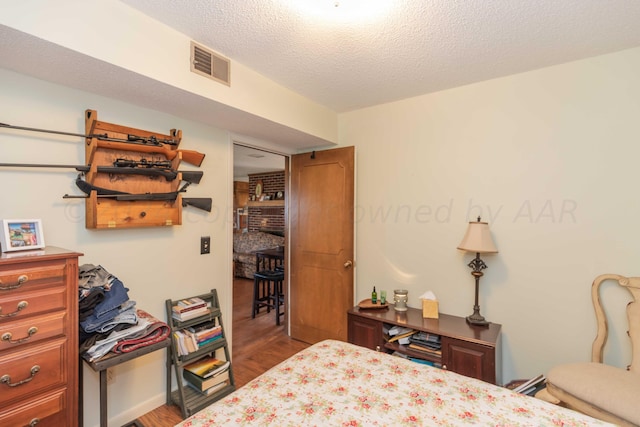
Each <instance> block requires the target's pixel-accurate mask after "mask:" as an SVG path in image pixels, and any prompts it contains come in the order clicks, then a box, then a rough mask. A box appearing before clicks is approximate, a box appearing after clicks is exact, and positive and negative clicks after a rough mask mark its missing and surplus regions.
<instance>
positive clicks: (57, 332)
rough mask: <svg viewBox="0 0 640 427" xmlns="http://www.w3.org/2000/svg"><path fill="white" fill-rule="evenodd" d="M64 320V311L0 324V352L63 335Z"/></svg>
mask: <svg viewBox="0 0 640 427" xmlns="http://www.w3.org/2000/svg"><path fill="white" fill-rule="evenodd" d="M65 318H66V313H65V312H64V311H57V312H54V313H49V314H44V315H42V316H35V317H28V318H24V319H16V320H15V321H13V322H5V323H0V351H3V350H8V349H12V348H18V347H20V346H21V345H24V344H30V343H36V342H39V341H42V340H45V339H47V338H53V337H56V336H62V335H64V332H65V327H64V324H65Z"/></svg>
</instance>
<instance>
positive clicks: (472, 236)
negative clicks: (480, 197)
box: [458, 217, 498, 326]
mask: <svg viewBox="0 0 640 427" xmlns="http://www.w3.org/2000/svg"><path fill="white" fill-rule="evenodd" d="M458 249H461V250H463V251H467V252H475V253H476V257H475V258H474V259H472V260H471V262H470V263H469V264H468V266H469V267H471V270H472V271H471V275H472V276H473V277H475V279H476V300H475V304H474V306H473V314H472V315H470V316H467V322H469V323H470V324H472V325H481V326H487V325H488V324H489V322H487V321H486V320H485V319H484V317H482V315H481V314H480V305H478V285H479V282H480V278H481V277H482V270H484V269H485V268H487V265H486V264H485V263H484V261H482V260H481V259H480V254H495V253H498V249H496V245H495V244H494V243H493V239H492V238H491V232H490V231H489V224H488V223H486V222H481V221H480V217H478V221H477V222H469V227H468V228H467V232H466V234H465V235H464V237H463V238H462V242H460V244H459V245H458Z"/></svg>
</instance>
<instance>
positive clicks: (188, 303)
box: [177, 297, 207, 307]
mask: <svg viewBox="0 0 640 427" xmlns="http://www.w3.org/2000/svg"><path fill="white" fill-rule="evenodd" d="M203 303H204V304H206V303H207V302H206V301H205V300H203V299H202V298H199V297H192V298H185V299H181V300H180V301H178V304H177V306H178V307H192V306H194V305H199V304H203Z"/></svg>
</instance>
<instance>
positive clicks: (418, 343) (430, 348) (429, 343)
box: [409, 332, 442, 355]
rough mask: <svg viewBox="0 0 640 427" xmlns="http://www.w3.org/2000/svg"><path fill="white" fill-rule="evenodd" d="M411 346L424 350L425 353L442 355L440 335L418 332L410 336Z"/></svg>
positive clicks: (414, 348)
mask: <svg viewBox="0 0 640 427" xmlns="http://www.w3.org/2000/svg"><path fill="white" fill-rule="evenodd" d="M409 348H411V349H413V350H418V351H423V352H425V353H430V354H435V355H440V354H441V353H442V352H441V348H442V345H441V344H440V335H434V334H428V333H426V332H416V333H415V334H413V335H411V336H410V337H409Z"/></svg>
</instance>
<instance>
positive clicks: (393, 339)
mask: <svg viewBox="0 0 640 427" xmlns="http://www.w3.org/2000/svg"><path fill="white" fill-rule="evenodd" d="M415 332H416V331H414V330H413V329H409V330H408V331H406V332H403V333H400V334H396V335H393V336H392V337H391V338H389V342H395V341H398V340H400V339H401V338H408V337H410V336H411V335H413V334H415Z"/></svg>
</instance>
